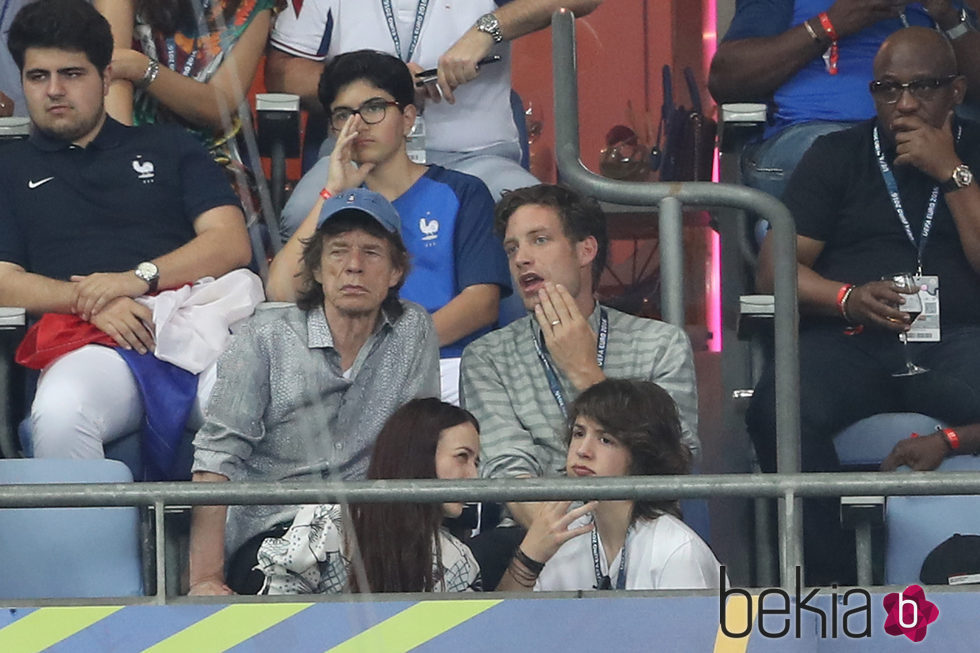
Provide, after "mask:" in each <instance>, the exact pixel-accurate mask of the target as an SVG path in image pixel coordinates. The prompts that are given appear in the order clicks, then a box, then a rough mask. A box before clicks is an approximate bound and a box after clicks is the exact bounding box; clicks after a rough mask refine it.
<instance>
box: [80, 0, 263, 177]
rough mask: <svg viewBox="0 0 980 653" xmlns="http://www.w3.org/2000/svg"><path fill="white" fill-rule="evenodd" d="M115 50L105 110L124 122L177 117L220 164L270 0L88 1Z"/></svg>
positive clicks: (228, 150) (230, 152)
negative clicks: (109, 31) (103, 20)
mask: <svg viewBox="0 0 980 653" xmlns="http://www.w3.org/2000/svg"><path fill="white" fill-rule="evenodd" d="M94 4H95V6H96V8H98V9H99V11H100V12H102V14H103V15H104V16H105V17H106V18H107V19H108V20H109V24H110V25H111V26H112V36H113V41H114V42H115V45H116V49H115V51H114V53H113V57H112V69H111V70H112V73H111V75H112V80H113V84H112V86H111V87H110V91H109V97H108V99H107V101H106V108H107V109H108V110H109V113H110V114H111V115H112V116H113V117H114V118H116V119H117V120H119V121H120V122H123V123H126V124H135V125H143V124H151V123H157V122H176V123H179V124H181V125H183V126H184V127H186V128H187V129H189V130H190V131H192V132H194V133H195V134H196V135H197V136H198V137H199V138H200V140H201V142H202V143H204V145H205V146H207V147H208V148H209V149H210V150H212V153H213V154H214V155H215V159H216V160H217V161H218V162H219V163H227V162H228V161H232V160H233V161H238V162H240V157H239V156H238V152H237V150H236V147H235V139H234V136H235V134H236V133H237V132H238V130H239V128H240V126H241V125H240V120H239V114H238V107H239V105H240V104H241V103H242V102H243V101H244V99H245V96H246V94H247V93H248V89H249V88H250V87H251V85H252V80H253V79H254V78H255V73H256V70H257V69H258V65H259V60H260V59H261V58H262V54H263V52H264V51H265V44H266V40H267V39H268V36H269V29H270V25H271V20H272V10H273V8H274V6H275V5H276V0H94Z"/></svg>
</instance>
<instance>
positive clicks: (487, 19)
mask: <svg viewBox="0 0 980 653" xmlns="http://www.w3.org/2000/svg"><path fill="white" fill-rule="evenodd" d="M476 28H477V29H478V30H480V31H481V32H486V33H487V34H489V35H490V36H492V37H493V40H494V41H500V21H499V20H498V19H497V17H496V16H494V15H493V14H483V15H482V16H480V17H479V18H478V19H477V21H476Z"/></svg>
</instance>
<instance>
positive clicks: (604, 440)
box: [497, 379, 720, 590]
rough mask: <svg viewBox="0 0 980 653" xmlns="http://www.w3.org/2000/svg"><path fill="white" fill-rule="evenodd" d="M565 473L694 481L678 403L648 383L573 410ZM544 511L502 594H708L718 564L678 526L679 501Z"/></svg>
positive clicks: (559, 506)
mask: <svg viewBox="0 0 980 653" xmlns="http://www.w3.org/2000/svg"><path fill="white" fill-rule="evenodd" d="M566 437H567V441H568V455H567V458H566V463H565V473H566V474H567V475H568V476H573V477H578V478H590V477H602V476H641V475H642V476H657V475H664V474H687V473H688V472H689V471H690V466H691V455H690V451H689V450H688V449H687V447H685V446H684V445H683V444H681V427H680V420H679V419H678V416H677V407H676V405H675V404H674V402H673V400H672V399H671V398H670V396H669V395H668V394H667V393H666V392H665V391H664V390H663V389H662V388H661V387H660V386H658V385H656V384H655V383H651V382H649V381H630V380H624V379H608V380H606V381H603V382H601V383H598V384H596V385H594V386H592V387H591V388H589V389H588V390H586V391H585V392H583V393H582V394H581V395H579V397H578V398H577V399H576V400H575V402H574V403H573V404H572V407H571V410H570V413H569V427H568V431H567V435H566ZM569 506H570V503H569V502H550V503H545V504H542V506H541V509H540V512H539V513H538V516H537V517H536V518H535V520H534V522H533V523H532V524H531V528H530V529H528V533H527V535H526V536H525V538H524V540H523V542H522V543H521V545H520V547H518V549H517V552H516V554H515V556H514V559H513V560H512V561H511V564H510V566H509V567H508V568H507V572H506V573H505V574H504V577H503V579H502V580H501V582H500V585H499V586H498V588H497V589H499V590H517V589H532V588H533V589H534V590H587V589H702V588H711V587H715V588H716V587H718V581H719V574H720V570H719V563H718V560H717V559H716V558H715V556H714V554H713V553H712V552H711V549H710V548H708V545H707V544H705V543H704V541H703V540H701V538H700V537H698V535H697V534H696V533H695V532H694V531H693V530H691V528H690V527H688V526H687V525H686V524H685V523H684V522H683V521H681V520H680V519H679V516H680V515H679V509H678V505H677V502H676V501H672V500H665V501H648V500H636V501H630V500H626V501H598V502H596V501H593V502H590V503H586V504H585V505H582V506H579V507H577V508H574V509H572V510H569Z"/></svg>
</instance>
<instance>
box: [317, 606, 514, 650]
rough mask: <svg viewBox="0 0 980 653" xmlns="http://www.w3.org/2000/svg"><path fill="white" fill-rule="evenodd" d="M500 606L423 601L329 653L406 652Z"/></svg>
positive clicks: (339, 645)
mask: <svg viewBox="0 0 980 653" xmlns="http://www.w3.org/2000/svg"><path fill="white" fill-rule="evenodd" d="M498 603H500V601H499V600H497V601H484V600H458V601H423V602H421V603H416V604H415V605H413V606H412V607H410V608H407V609H405V610H403V611H401V612H399V613H398V614H396V615H395V616H393V617H389V618H388V619H385V620H384V621H382V622H381V623H379V624H378V625H377V626H374V627H372V628H370V629H368V630H365V631H364V632H363V633H360V634H359V635H355V636H354V637H352V638H351V639H349V640H347V641H346V642H344V643H343V644H338V645H337V646H335V647H333V648H332V649H330V651H329V653H363V652H364V651H370V653H405V652H406V651H410V650H412V649H413V648H415V647H416V646H419V645H420V644H424V643H425V642H427V641H429V640H430V639H433V638H434V637H437V636H439V635H441V634H443V633H444V632H446V631H448V630H450V629H452V628H455V627H456V626H458V625H459V624H461V623H463V622H464V621H468V620H469V619H472V618H473V617H475V616H476V615H478V614H480V613H481V612H485V611H486V610H489V609H490V608H492V607H493V606H495V605H497V604H498Z"/></svg>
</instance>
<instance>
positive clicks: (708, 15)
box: [701, 0, 722, 351]
mask: <svg viewBox="0 0 980 653" xmlns="http://www.w3.org/2000/svg"><path fill="white" fill-rule="evenodd" d="M715 2H716V0H703V2H702V8H703V9H702V12H701V15H702V21H703V22H702V25H701V47H702V53H703V57H702V61H703V62H704V79H707V78H708V68H709V67H710V66H711V58H712V57H714V56H715V50H716V49H717V47H718V9H717V6H716V4H715ZM711 179H712V181H715V182H717V181H718V155H717V154H716V155H715V165H714V174H713V175H712V177H711ZM705 285H706V286H707V287H706V288H705V294H706V295H707V297H708V310H707V311H706V314H707V315H706V317H707V321H708V332H709V333H711V339H710V340H709V341H708V350H709V351H721V346H722V342H721V243H720V241H719V238H718V232H716V231H712V232H711V259H710V261H709V263H708V275H707V279H706V281H705Z"/></svg>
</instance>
